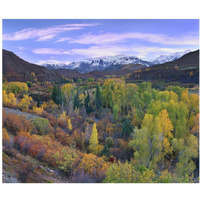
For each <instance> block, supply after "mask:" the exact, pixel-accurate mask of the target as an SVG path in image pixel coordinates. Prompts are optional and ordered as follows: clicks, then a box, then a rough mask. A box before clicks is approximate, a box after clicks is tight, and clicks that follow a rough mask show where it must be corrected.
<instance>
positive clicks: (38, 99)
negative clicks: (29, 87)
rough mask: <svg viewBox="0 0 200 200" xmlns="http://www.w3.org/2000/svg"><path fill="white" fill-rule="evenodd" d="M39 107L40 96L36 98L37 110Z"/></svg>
mask: <svg viewBox="0 0 200 200" xmlns="http://www.w3.org/2000/svg"><path fill="white" fill-rule="evenodd" d="M40 106H41V101H40V96H38V98H37V107H38V108H39V107H40Z"/></svg>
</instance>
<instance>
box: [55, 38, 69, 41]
mask: <svg viewBox="0 0 200 200" xmlns="http://www.w3.org/2000/svg"><path fill="white" fill-rule="evenodd" d="M67 40H70V38H69V37H64V38H60V39H58V40H57V41H56V42H64V41H67Z"/></svg>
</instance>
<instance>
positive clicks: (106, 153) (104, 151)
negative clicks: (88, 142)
mask: <svg viewBox="0 0 200 200" xmlns="http://www.w3.org/2000/svg"><path fill="white" fill-rule="evenodd" d="M100 155H101V156H103V155H105V156H110V149H109V147H108V145H107V144H105V146H104V148H103V150H102V151H101V154H100Z"/></svg>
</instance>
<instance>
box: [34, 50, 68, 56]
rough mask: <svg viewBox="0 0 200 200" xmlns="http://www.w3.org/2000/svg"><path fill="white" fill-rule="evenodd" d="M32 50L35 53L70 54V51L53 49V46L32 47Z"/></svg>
mask: <svg viewBox="0 0 200 200" xmlns="http://www.w3.org/2000/svg"><path fill="white" fill-rule="evenodd" d="M32 52H33V53H35V54H52V55H59V54H70V52H68V51H63V50H59V49H53V48H39V49H33V50H32Z"/></svg>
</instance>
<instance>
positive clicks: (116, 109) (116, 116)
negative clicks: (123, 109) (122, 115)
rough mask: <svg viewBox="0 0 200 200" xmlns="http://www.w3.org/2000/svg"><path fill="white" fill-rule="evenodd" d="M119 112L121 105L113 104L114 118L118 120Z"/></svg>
mask: <svg viewBox="0 0 200 200" xmlns="http://www.w3.org/2000/svg"><path fill="white" fill-rule="evenodd" d="M118 112H119V106H118V105H116V104H115V105H114V106H113V119H114V120H115V121H117V119H118Z"/></svg>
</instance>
